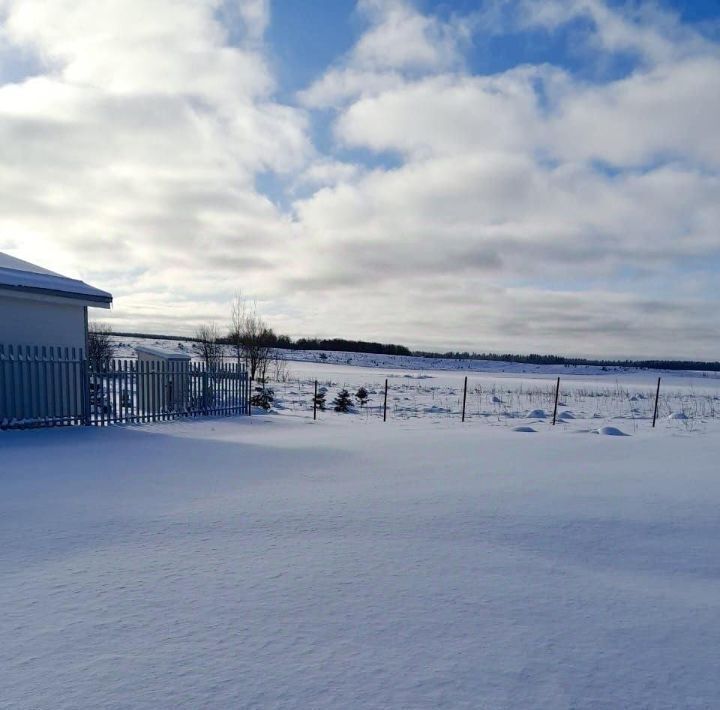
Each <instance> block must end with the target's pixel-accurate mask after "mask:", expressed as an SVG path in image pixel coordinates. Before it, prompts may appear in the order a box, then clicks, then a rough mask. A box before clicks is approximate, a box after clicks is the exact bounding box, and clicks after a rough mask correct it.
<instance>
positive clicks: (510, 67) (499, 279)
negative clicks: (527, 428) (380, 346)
mask: <svg viewBox="0 0 720 710" xmlns="http://www.w3.org/2000/svg"><path fill="white" fill-rule="evenodd" d="M718 117H720V2H718V0H695V1H693V2H690V1H688V2H680V0H675V1H674V2H671V1H670V0H664V1H653V2H642V1H631V2H611V1H610V0H544V1H543V2H536V1H533V0H512V1H511V0H487V1H485V2H483V1H482V0H456V1H454V2H453V1H451V0H444V1H436V2H433V1H432V0H415V1H413V0H357V1H351V0H304V2H302V3H300V2H295V1H294V0H274V1H272V2H269V1H266V0H227V1H223V0H150V1H148V0H52V1H51V2H48V1H47V0H0V251H5V252H8V253H10V254H12V255H13V256H17V257H19V258H22V259H26V260H28V261H31V262H34V263H37V264H40V265H41V266H44V267H46V268H50V269H53V270H56V271H59V272H60V273H63V274H65V275H69V276H74V277H77V278H82V279H84V280H86V281H88V282H89V283H92V284H93V285H95V286H97V287H99V288H103V289H106V290H109V291H111V292H112V293H113V295H114V299H115V300H114V307H113V310H112V312H110V313H109V314H108V313H107V312H104V311H97V312H95V313H94V314H93V315H94V316H95V317H97V318H98V319H102V320H105V321H107V322H109V323H110V324H111V325H112V327H113V328H114V329H115V330H116V331H128V330H130V331H143V332H152V333H171V334H192V332H193V331H194V330H195V328H196V327H197V326H198V325H199V324H200V323H207V322H211V321H212V322H215V323H216V324H217V325H218V326H219V327H220V328H221V329H222V328H225V327H226V325H227V322H228V320H229V316H230V302H231V300H232V298H233V296H234V295H235V294H236V293H240V294H241V295H242V296H243V297H245V298H248V299H251V300H255V301H256V302H257V307H258V310H259V311H260V312H261V313H262V314H263V315H264V317H265V318H266V320H267V321H268V323H269V324H270V325H271V326H272V327H273V328H274V329H275V330H276V331H277V332H281V333H286V334H289V335H291V336H293V337H299V336H306V337H314V336H321V337H322V336H336V337H346V338H361V339H366V340H379V341H383V342H395V343H402V344H405V345H408V346H410V347H413V348H422V349H428V350H448V349H453V350H473V351H479V352H517V353H530V352H540V353H561V354H571V355H590V356H616V357H625V356H627V357H672V358H676V357H677V358H698V359H700V358H702V359H718V358H719V357H720V347H719V346H720V130H719V129H718V121H719V118H718Z"/></svg>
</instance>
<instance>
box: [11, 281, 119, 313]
mask: <svg viewBox="0 0 720 710" xmlns="http://www.w3.org/2000/svg"><path fill="white" fill-rule="evenodd" d="M0 290H2V291H13V292H18V291H19V292H21V293H28V294H34V295H37V296H52V297H53V298H66V299H69V300H71V301H78V302H80V303H78V305H86V306H91V307H93V308H110V306H112V302H113V298H112V295H110V294H109V293H107V294H104V293H97V294H92V293H75V292H73V291H62V290H60V289H54V288H41V287H38V286H21V285H16V286H9V285H4V284H2V285H0Z"/></svg>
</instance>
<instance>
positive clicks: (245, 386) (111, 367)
mask: <svg viewBox="0 0 720 710" xmlns="http://www.w3.org/2000/svg"><path fill="white" fill-rule="evenodd" d="M249 399H250V382H249V378H248V373H247V370H246V369H245V367H244V366H243V365H242V364H239V363H234V362H233V363H222V362H219V363H217V364H212V365H210V366H208V365H206V364H205V363H201V362H175V361H166V360H161V359H158V360H147V361H138V360H132V359H124V358H113V359H110V360H107V361H105V362H103V363H95V364H93V363H91V362H89V361H88V360H87V358H86V356H85V353H84V352H83V351H82V350H79V349H75V348H58V347H48V346H7V345H6V346H3V345H0V428H3V429H11V428H26V427H43V426H61V425H97V426H104V425H107V424H114V423H139V422H154V421H165V420H170V419H176V418H178V417H189V416H201V415H233V414H246V413H248V411H249Z"/></svg>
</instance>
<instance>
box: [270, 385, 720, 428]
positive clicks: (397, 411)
mask: <svg viewBox="0 0 720 710" xmlns="http://www.w3.org/2000/svg"><path fill="white" fill-rule="evenodd" d="M661 379H662V378H660V377H658V380H657V386H656V387H655V391H654V396H653V397H652V402H653V407H652V409H651V410H650V412H649V413H648V416H647V417H643V416H642V415H640V414H637V415H636V416H633V419H634V420H635V421H641V420H642V419H643V418H646V419H649V420H652V428H655V424H656V421H657V418H658V412H659V404H660V396H661V391H660V383H661ZM306 382H309V384H310V385H311V386H312V387H313V390H312V393H313V394H312V398H311V399H308V401H309V402H310V403H311V404H310V406H311V407H312V410H313V419H314V420H315V419H317V415H318V406H317V403H318V392H319V391H320V389H319V381H318V380H317V379H316V380H309V381H306ZM297 383H298V393H300V394H301V393H302V389H303V388H302V382H301V380H297ZM326 384H327V385H328V386H337V387H341V389H348V384H347V383H344V384H342V385H339V384H338V383H332V382H327V383H326ZM468 385H469V379H468V377H467V376H465V377H464V378H463V382H462V386H461V387H460V389H459V391H458V390H456V389H454V388H445V389H448V390H451V391H450V392H446V393H445V394H446V396H447V397H448V398H449V399H455V398H456V397H457V402H458V409H457V410H455V409H452V408H439V409H438V410H433V411H430V412H428V411H425V413H426V414H436V415H437V414H442V415H445V416H447V417H448V418H457V419H459V420H460V422H461V423H464V422H465V421H466V419H467V418H474V417H477V416H488V413H487V412H483V413H482V414H481V412H480V411H478V412H477V413H476V414H475V415H472V414H471V413H468V412H467V408H468V403H469V402H471V401H472V396H471V395H472V392H471V391H470V390H469V389H468ZM573 385H577V383H573ZM573 385H571V386H570V387H568V388H567V389H566V390H565V391H563V389H562V385H561V378H560V377H557V378H556V380H555V382H554V383H553V386H552V387H550V386H547V387H546V388H545V389H542V388H541V387H538V388H537V390H536V391H535V392H534V393H533V394H532V395H531V394H530V392H529V390H528V391H527V392H523V391H522V388H521V390H520V392H519V396H522V395H523V394H524V395H526V396H528V397H530V398H531V399H532V398H533V397H540V398H542V399H544V398H546V399H547V402H548V405H549V407H550V411H551V412H552V415H550V411H549V412H548V413H547V417H548V418H550V419H551V423H552V425H553V426H555V425H556V424H558V423H562V424H567V418H566V414H567V413H566V412H563V413H562V415H559V409H558V408H559V406H563V407H566V404H565V403H564V402H561V395H563V394H564V395H565V397H566V398H568V397H570V398H572V397H574V396H576V393H575V389H576V387H574V386H573ZM368 386H369V387H371V391H373V392H374V394H375V396H376V398H379V401H378V400H377V399H376V401H377V404H374V405H370V404H364V405H363V404H359V405H358V407H359V411H360V412H364V413H365V414H367V415H368V416H369V415H370V413H371V412H374V413H376V415H377V416H379V417H380V416H381V417H382V420H383V421H384V422H387V421H388V412H390V413H391V414H393V415H394V417H393V418H399V419H404V418H407V417H415V416H420V415H421V414H422V411H423V410H417V409H406V408H403V407H402V406H401V405H398V403H397V401H398V397H396V398H395V405H394V407H389V405H388V395H389V394H392V393H393V392H395V393H396V394H406V393H407V392H408V391H414V392H415V393H416V394H417V393H421V392H423V391H424V390H423V388H422V387H421V386H416V387H415V388H413V387H412V386H410V385H407V384H403V385H400V386H396V387H394V388H393V387H391V386H390V385H389V381H388V378H385V379H384V382H383V381H381V382H380V383H378V384H376V385H374V386H372V385H368ZM362 387H363V388H365V385H362ZM321 389H322V391H323V393H325V392H327V387H325V386H323V387H322V388H321ZM441 389H442V388H441ZM484 389H485V392H483V387H482V386H475V388H474V392H475V395H476V400H478V399H480V398H481V397H482V395H483V394H484V395H485V396H488V395H489V394H490V393H492V394H493V397H492V399H493V403H495V402H496V403H497V404H498V405H500V404H503V402H502V400H500V399H498V398H497V397H495V396H494V393H495V387H492V388H488V387H486V388H484ZM617 389H618V394H619V393H620V387H619V385H617ZM366 391H367V390H366ZM510 392H511V391H510V390H508V393H510ZM424 393H425V394H427V391H426V390H425V391H424ZM626 393H629V389H628V390H626ZM513 394H515V395H516V396H518V393H517V392H516V393H513ZM604 394H605V393H604V392H603V391H602V390H601V391H599V392H597V393H592V394H590V395H588V396H591V397H593V398H596V399H600V398H601V396H603V395H604ZM582 396H585V395H582ZM322 397H323V399H324V397H325V394H323V395H322ZM688 397H689V398H690V399H694V398H695V395H694V394H693V395H688ZM433 399H434V396H433ZM632 399H635V397H634V396H633V398H632ZM648 399H649V398H648ZM715 399H720V397H715ZM294 404H300V409H303V408H305V406H306V405H305V403H304V399H301V400H295V402H294ZM333 404H334V403H333ZM283 408H285V407H284V406H283ZM294 408H295V407H294V406H293V409H294ZM321 411H325V406H324V404H323V407H322V409H321ZM336 411H338V410H336ZM356 411H357V410H356ZM532 411H538V410H532ZM616 414H619V413H616ZM506 415H507V416H510V417H514V418H521V417H522V415H521V414H519V413H518V412H514V413H506ZM718 415H720V411H718V412H717V414H716V412H715V410H714V407H713V411H712V413H710V414H709V416H710V417H715V416H718ZM544 416H546V415H545V413H544V411H543V412H541V413H540V414H539V415H534V414H532V412H531V413H529V414H528V417H529V418H531V419H533V418H535V419H537V418H542V417H544ZM593 416H598V415H597V413H593ZM605 416H607V417H611V416H612V413H611V412H605ZM573 418H574V417H573ZM680 418H684V417H680Z"/></svg>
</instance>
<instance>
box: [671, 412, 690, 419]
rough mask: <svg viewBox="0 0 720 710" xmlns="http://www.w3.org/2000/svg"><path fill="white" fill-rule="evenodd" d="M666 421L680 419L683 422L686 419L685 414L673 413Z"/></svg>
mask: <svg viewBox="0 0 720 710" xmlns="http://www.w3.org/2000/svg"><path fill="white" fill-rule="evenodd" d="M668 419H680V420H685V419H687V414H685V412H673V413H672V414H671V415H670V416H669V417H668Z"/></svg>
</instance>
